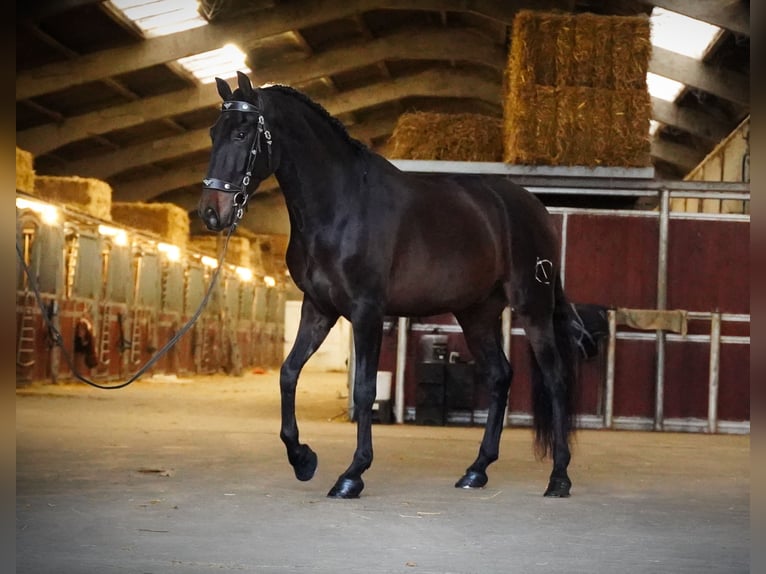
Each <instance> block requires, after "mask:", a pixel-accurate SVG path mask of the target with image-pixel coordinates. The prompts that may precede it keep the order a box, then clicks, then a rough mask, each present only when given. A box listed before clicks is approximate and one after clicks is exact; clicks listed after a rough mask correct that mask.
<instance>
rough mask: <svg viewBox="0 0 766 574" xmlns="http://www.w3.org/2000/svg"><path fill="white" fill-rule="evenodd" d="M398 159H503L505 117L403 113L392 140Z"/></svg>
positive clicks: (392, 146) (394, 154) (393, 149)
mask: <svg viewBox="0 0 766 574" xmlns="http://www.w3.org/2000/svg"><path fill="white" fill-rule="evenodd" d="M389 143H390V144H391V156H390V157H392V158H396V159H431V160H453V161H501V160H502V153H503V135H502V120H501V119H500V118H496V117H492V116H486V115H483V114H439V113H431V112H408V113H405V114H402V115H401V116H400V117H399V119H398V121H397V122H396V126H395V128H394V132H393V134H392V135H391V138H390V140H389Z"/></svg>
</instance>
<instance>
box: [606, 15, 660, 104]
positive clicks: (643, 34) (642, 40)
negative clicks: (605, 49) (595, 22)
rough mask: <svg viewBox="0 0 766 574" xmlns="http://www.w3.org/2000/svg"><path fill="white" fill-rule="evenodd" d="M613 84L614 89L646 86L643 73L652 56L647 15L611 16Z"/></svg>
mask: <svg viewBox="0 0 766 574" xmlns="http://www.w3.org/2000/svg"><path fill="white" fill-rule="evenodd" d="M613 34H614V38H615V42H614V45H613V47H612V51H613V66H612V72H613V86H611V87H613V88H614V89H616V90H640V89H643V90H645V89H646V72H647V71H648V70H649V59H650V57H651V55H652V42H651V38H650V27H649V18H647V17H646V16H632V17H626V16H622V17H619V16H615V17H614V24H613Z"/></svg>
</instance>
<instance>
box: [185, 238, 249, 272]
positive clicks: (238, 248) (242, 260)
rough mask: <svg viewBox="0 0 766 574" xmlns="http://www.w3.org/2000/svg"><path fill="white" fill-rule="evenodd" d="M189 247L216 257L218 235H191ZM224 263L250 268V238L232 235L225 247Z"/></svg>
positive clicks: (217, 253) (217, 254)
mask: <svg viewBox="0 0 766 574" xmlns="http://www.w3.org/2000/svg"><path fill="white" fill-rule="evenodd" d="M189 249H193V250H194V251H199V252H200V253H203V254H205V255H209V256H210V257H213V258H215V259H218V256H219V252H218V249H219V237H218V236H215V235H193V236H191V237H190V238H189ZM226 263H229V264H230V265H238V266H240V267H248V268H250V267H251V266H252V257H251V249H250V239H248V238H247V237H236V236H232V237H231V238H230V239H229V245H228V247H227V248H226Z"/></svg>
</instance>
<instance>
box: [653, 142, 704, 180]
mask: <svg viewBox="0 0 766 574" xmlns="http://www.w3.org/2000/svg"><path fill="white" fill-rule="evenodd" d="M651 155H652V157H655V158H657V159H660V160H662V161H664V162H667V163H671V164H674V165H676V166H678V167H679V168H681V170H682V171H683V172H684V173H689V172H690V171H691V170H693V169H694V168H695V167H697V165H698V164H699V162H701V161H702V160H703V159H704V158H705V153H704V152H699V151H697V150H695V149H693V148H691V147H689V146H685V145H682V144H679V143H675V142H671V141H667V140H663V139H660V138H657V137H655V138H653V139H652V151H651Z"/></svg>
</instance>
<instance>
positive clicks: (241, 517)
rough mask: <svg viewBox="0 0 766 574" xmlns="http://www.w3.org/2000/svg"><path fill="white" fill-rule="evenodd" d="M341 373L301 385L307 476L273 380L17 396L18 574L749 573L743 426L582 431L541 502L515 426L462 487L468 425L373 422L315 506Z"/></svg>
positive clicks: (474, 440)
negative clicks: (370, 435) (365, 453)
mask: <svg viewBox="0 0 766 574" xmlns="http://www.w3.org/2000/svg"><path fill="white" fill-rule="evenodd" d="M345 382H346V376H345V374H317V373H306V374H305V375H304V377H303V378H302V381H301V384H300V387H299V394H298V416H299V422H300V424H301V431H302V438H303V439H304V440H305V441H307V442H309V443H310V444H311V445H312V447H313V448H314V450H316V452H317V454H318V455H319V469H318V471H317V474H316V476H315V477H314V479H313V480H312V481H310V482H307V483H302V482H298V481H296V480H295V478H294V476H293V473H292V469H291V468H290V466H289V465H288V463H287V461H286V457H285V455H284V449H283V447H282V444H281V442H280V441H279V436H278V433H279V393H278V385H277V375H276V373H273V372H270V373H266V374H263V375H255V374H250V375H247V376H245V377H241V378H231V377H223V376H220V377H204V378H194V379H193V380H189V381H187V382H177V381H176V382H160V381H151V382H150V381H139V382H137V383H136V384H134V385H133V386H131V387H128V388H126V389H123V390H117V391H101V390H97V389H91V388H89V387H86V386H84V385H82V384H79V383H78V384H72V385H56V386H52V385H36V386H32V387H26V388H22V389H18V390H17V393H16V437H17V439H16V440H17V443H16V445H17V447H16V465H17V482H16V492H17V496H16V555H17V572H20V573H21V572H25V573H34V574H44V573H47V572H51V573H54V572H55V573H57V574H66V573H72V574H88V573H91V572H92V573H104V574H106V573H113V572H114V573H116V572H126V573H127V572H131V573H165V572H173V573H186V572H189V573H198V572H227V571H236V572H265V573H272V572H274V573H285V572H318V573H328V574H329V573H338V572H360V573H368V572H370V573H387V572H410V573H474V572H475V573H485V572H519V573H528V572H532V573H534V572H541V573H542V572H546V573H550V572H562V573H563V572H567V573H573V572H583V573H585V572H589V573H591V572H630V573H633V572H674V573H675V572H688V573H699V572H711V573H722V572H748V571H749V564H750V562H749V545H750V530H749V519H750V513H749V491H750V467H749V450H750V439H749V437H747V436H723V435H720V436H704V435H691V434H670V433H662V434H656V433H639V432H605V431H581V432H580V433H579V434H578V435H577V439H576V441H577V442H576V445H575V451H574V458H573V462H572V465H571V467H570V474H571V476H572V479H573V482H574V487H573V489H572V493H573V496H572V498H570V499H567V500H550V499H545V498H543V497H542V496H541V494H542V491H543V489H544V487H545V484H546V479H547V475H548V473H549V471H550V466H549V463H548V462H538V461H536V460H535V459H534V457H533V454H532V448H531V434H530V431H529V430H528V429H508V430H507V431H506V433H505V434H504V437H503V443H502V449H501V460H499V461H498V462H497V463H495V464H494V465H493V466H492V467H491V468H490V475H489V476H490V482H489V484H488V485H487V487H486V488H485V489H482V490H478V491H464V490H458V489H455V488H453V486H452V485H453V483H454V481H455V480H456V479H457V478H458V477H459V476H460V475H461V474H462V472H463V470H464V468H465V467H466V466H467V465H468V464H469V463H470V462H471V461H472V460H473V458H474V457H475V454H476V449H477V446H478V442H479V440H480V437H481V429H478V428H458V427H439V428H436V427H418V426H414V425H401V426H400V425H376V426H375V429H374V441H375V457H376V458H375V463H374V464H373V467H372V468H371V469H370V470H369V471H368V472H367V473H366V474H365V483H366V485H367V486H366V488H365V490H364V492H363V494H362V498H361V499H359V500H353V501H338V500H330V499H327V498H326V497H325V494H326V492H327V490H328V489H329V488H330V486H332V484H333V483H334V481H335V478H336V477H337V475H338V474H340V472H342V471H343V470H344V469H345V468H346V466H347V465H348V463H349V462H350V457H351V454H352V452H353V448H354V444H355V427H354V425H353V424H351V423H349V422H347V421H346V418H345V409H346V406H347V398H346V387H345Z"/></svg>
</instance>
